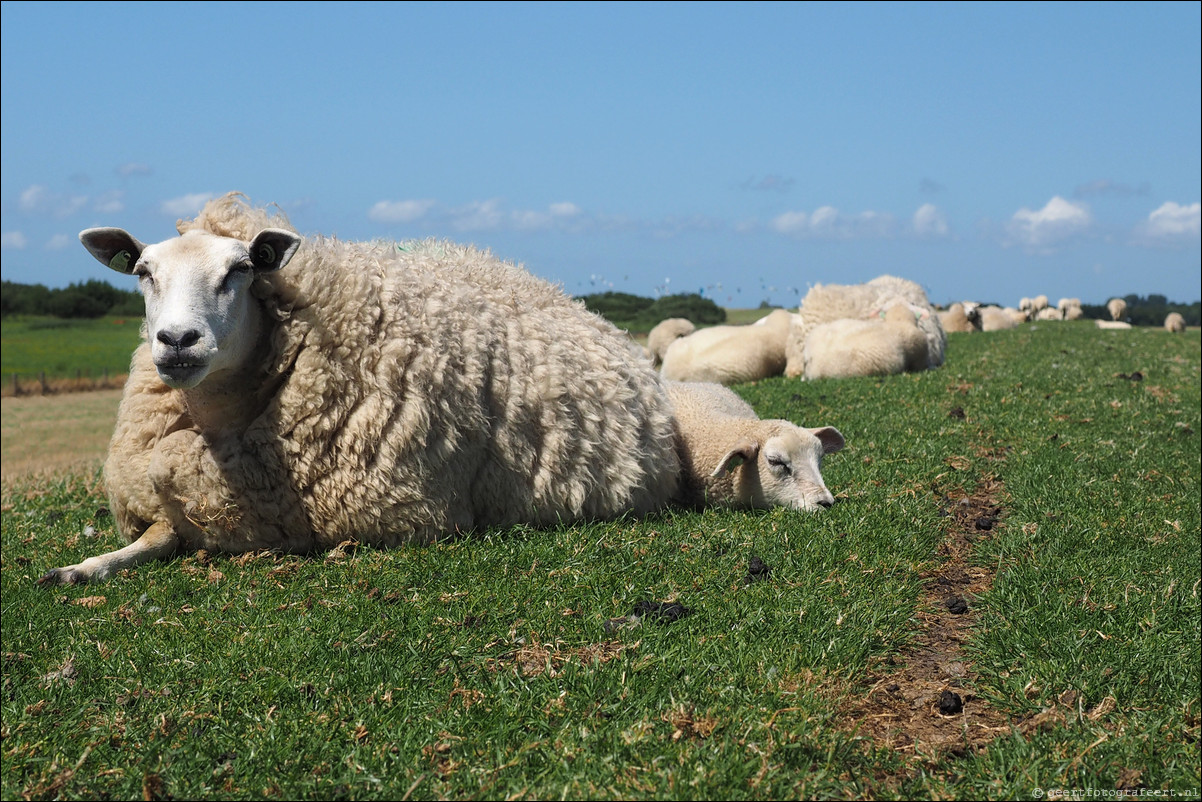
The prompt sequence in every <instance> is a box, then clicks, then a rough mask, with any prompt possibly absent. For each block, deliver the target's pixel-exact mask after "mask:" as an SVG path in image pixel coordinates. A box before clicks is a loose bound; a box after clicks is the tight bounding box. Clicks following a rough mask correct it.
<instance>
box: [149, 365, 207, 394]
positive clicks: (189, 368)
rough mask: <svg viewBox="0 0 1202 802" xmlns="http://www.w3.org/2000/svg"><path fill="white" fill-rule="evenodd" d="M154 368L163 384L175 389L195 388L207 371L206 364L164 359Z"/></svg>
mask: <svg viewBox="0 0 1202 802" xmlns="http://www.w3.org/2000/svg"><path fill="white" fill-rule="evenodd" d="M154 367H155V369H156V370H157V371H158V373H159V378H160V379H162V380H163V383H164V384H166V385H167V386H168V387H174V388H177V389H180V388H183V389H186V388H188V387H195V386H196V385H197V384H199V383H200V380H201V379H203V378H204V377H205V374H206V373H208V371H209V364H208V363H207V362H200V361H195V360H188V359H164V360H162V361H160V362H156V363H155V366H154Z"/></svg>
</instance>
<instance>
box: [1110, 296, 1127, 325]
mask: <svg viewBox="0 0 1202 802" xmlns="http://www.w3.org/2000/svg"><path fill="white" fill-rule="evenodd" d="M1106 309H1107V310H1108V311H1109V312H1110V319H1111V320H1122V319H1123V317H1124V316H1126V314H1127V302H1126V301H1124V300H1123V299H1122V298H1111V299H1110V300H1109V301H1107V302H1106Z"/></svg>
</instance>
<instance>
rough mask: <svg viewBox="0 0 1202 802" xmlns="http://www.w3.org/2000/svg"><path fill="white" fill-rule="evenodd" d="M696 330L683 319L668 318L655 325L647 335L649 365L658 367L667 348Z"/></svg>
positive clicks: (691, 322)
mask: <svg viewBox="0 0 1202 802" xmlns="http://www.w3.org/2000/svg"><path fill="white" fill-rule="evenodd" d="M696 330H697V327H696V326H694V325H693V321H691V320H688V319H686V318H683V317H670V318H667V319H666V320H661V321H660V322H659V323H657V324H656V325H655V328H653V329H651V332H650V333H649V334H648V335H647V355H648V356H649V357H651V364H652V365H654V366H655V367H659V366H660V365H661V364H662V363H663V361H664V352H665V351H667V350H668V346H669V345H671V344H672V343H674V342H676V341H677V340H679V339H680V338H681V337H686V336H688V335H690V334H692V333H693V332H694V331H696Z"/></svg>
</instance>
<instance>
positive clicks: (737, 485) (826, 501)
mask: <svg viewBox="0 0 1202 802" xmlns="http://www.w3.org/2000/svg"><path fill="white" fill-rule="evenodd" d="M757 424H758V425H757V427H756V429H755V431H754V434H752V435H750V436H746V437H744V438H743V439H741V440H740V441H739V442H738V443H737V444H736V445H735V446H734V448H732V449H730V451H728V452H727V453H726V454H725V455H724V456H723V457H722V459H721V460H720V461H719V463H718V466H717V467H716V468H715V469H714V471H713V473H712V474H711V476H712V477H713V478H715V479H721V478H722V477H723V476H725V475H726V474H727V473H728V472H730V473H731V474H732V476H731V481H732V485H733V490H734V496H735V499H734V500H735V502H736V503H737V504H740V505H744V506H748V507H754V508H758V509H764V508H768V507H791V508H793V509H796V510H805V511H807V512H817V511H818V510H821V509H825V508H827V507H830V506H831V505H832V504H834V503H835V498H834V496H832V495H831V492H830V491H829V490H827V489H826V484H825V483H824V482H823V481H822V458H823V456H825V455H826V454H833V453H834V452H836V451H839V450H841V449H842V448H843V435H842V434H840V433H839V430H838V429H835V428H833V427H831V426H823V427H821V428H818V429H806V428H804V427H801V426H797V425H796V424H793V423H790V422H789V421H786V420H764V421H758V422H757Z"/></svg>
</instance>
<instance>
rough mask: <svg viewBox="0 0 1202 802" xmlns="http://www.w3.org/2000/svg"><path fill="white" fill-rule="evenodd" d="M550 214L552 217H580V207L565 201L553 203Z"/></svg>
mask: <svg viewBox="0 0 1202 802" xmlns="http://www.w3.org/2000/svg"><path fill="white" fill-rule="evenodd" d="M550 212H551V216H552V217H577V216H579V215H580V207H579V206H577V205H576V204H574V203H571V202H570V201H564V202H563V203H552V204H551V206H550Z"/></svg>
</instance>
